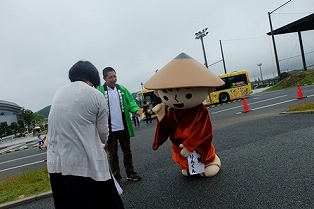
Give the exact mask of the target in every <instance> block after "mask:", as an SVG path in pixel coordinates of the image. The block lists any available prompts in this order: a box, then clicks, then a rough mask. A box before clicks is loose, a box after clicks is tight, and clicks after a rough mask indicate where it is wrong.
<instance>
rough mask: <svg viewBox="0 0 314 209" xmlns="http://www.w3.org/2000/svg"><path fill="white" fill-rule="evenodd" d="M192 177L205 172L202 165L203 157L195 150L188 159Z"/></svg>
mask: <svg viewBox="0 0 314 209" xmlns="http://www.w3.org/2000/svg"><path fill="white" fill-rule="evenodd" d="M188 164H189V172H190V175H195V174H200V173H204V172H205V166H204V164H203V163H201V155H200V153H198V152H197V151H196V150H194V151H193V152H192V153H191V154H190V156H189V157H188Z"/></svg>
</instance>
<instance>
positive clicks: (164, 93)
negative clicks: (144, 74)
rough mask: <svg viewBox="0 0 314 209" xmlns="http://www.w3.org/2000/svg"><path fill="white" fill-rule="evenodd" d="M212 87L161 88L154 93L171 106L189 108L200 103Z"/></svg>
mask: <svg viewBox="0 0 314 209" xmlns="http://www.w3.org/2000/svg"><path fill="white" fill-rule="evenodd" d="M214 89H215V88H208V87H191V88H175V89H161V90H155V94H156V95H157V96H159V97H160V98H161V99H162V101H163V102H165V103H166V105H167V106H169V107H171V108H174V109H189V108H192V107H195V106H197V105H199V104H201V103H202V102H203V101H204V100H205V99H206V97H207V95H208V93H210V92H212V91H213V90H214Z"/></svg>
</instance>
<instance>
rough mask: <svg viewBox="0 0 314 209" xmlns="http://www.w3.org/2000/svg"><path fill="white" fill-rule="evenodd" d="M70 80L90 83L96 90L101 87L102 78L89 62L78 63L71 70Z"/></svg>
mask: <svg viewBox="0 0 314 209" xmlns="http://www.w3.org/2000/svg"><path fill="white" fill-rule="evenodd" d="M69 79H70V81H71V82H75V81H84V82H86V81H90V82H91V83H92V84H93V85H94V87H95V88H97V87H98V86H100V77H99V72H98V70H97V68H96V67H95V66H94V65H93V64H92V63H90V62H89V61H78V62H77V63H75V64H74V65H73V66H72V67H71V68H70V70H69Z"/></svg>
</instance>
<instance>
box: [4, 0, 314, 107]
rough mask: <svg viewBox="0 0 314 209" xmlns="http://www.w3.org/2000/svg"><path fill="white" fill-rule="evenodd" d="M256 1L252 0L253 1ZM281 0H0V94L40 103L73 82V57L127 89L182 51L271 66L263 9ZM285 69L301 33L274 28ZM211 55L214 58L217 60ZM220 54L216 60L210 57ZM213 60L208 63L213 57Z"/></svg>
mask: <svg viewBox="0 0 314 209" xmlns="http://www.w3.org/2000/svg"><path fill="white" fill-rule="evenodd" d="M253 2H254V3H253ZM286 2H287V1H286V0H263V1H252V0H237V1H230V0H229V1H227V0H220V1H208V0H198V1H182V0H157V1H147V0H136V1H133V0H125V1H119V0H117V1H109V0H85V1H82V0H72V1H67V0H51V1H50V0H44V1H43V0H23V1H18V0H1V6H0V28H1V33H0V100H6V101H10V102H14V103H16V104H18V105H20V106H21V107H23V108H25V109H30V110H32V111H33V112H36V111H38V110H40V109H42V108H44V107H46V106H47V105H50V104H51V102H52V98H53V95H54V93H55V91H56V90H57V89H58V88H59V87H61V86H62V85H64V84H67V83H69V80H68V71H69V69H70V67H71V66H72V65H73V64H74V63H75V62H77V61H79V60H87V61H90V62H92V63H93V64H94V65H95V66H96V67H97V69H98V70H99V72H100V75H101V72H102V69H103V68H104V67H106V66H112V67H113V68H115V69H116V71H117V76H118V83H121V84H123V85H124V86H126V87H127V88H128V89H129V90H130V92H136V91H139V90H140V89H141V82H145V81H146V80H148V79H149V78H150V77H151V76H152V75H153V74H154V73H155V70H156V69H160V68H162V67H163V66H164V65H166V64H167V63H168V62H169V61H171V60H172V59H173V58H174V57H176V56H177V55H178V54H180V53H181V52H184V53H186V54H188V55H189V56H191V57H192V58H194V59H195V60H197V61H199V62H200V63H204V56H203V51H202V46H201V41H200V40H197V39H195V33H196V32H198V31H199V30H202V29H203V28H206V27H207V28H208V32H209V34H208V35H207V36H206V37H204V45H205V51H206V55H207V61H208V64H209V65H210V66H209V68H210V70H212V71H213V72H214V73H215V74H217V75H218V74H222V73H224V69H223V63H222V62H219V61H220V60H221V59H222V58H221V51H220V45H219V40H221V43H222V47H223V52H224V56H225V62H226V69H227V71H228V72H231V71H235V70H241V69H246V70H248V71H249V73H250V77H251V79H252V80H254V79H258V78H259V77H260V68H259V67H258V66H257V64H258V63H262V73H263V78H264V79H265V78H271V77H273V76H276V75H277V70H276V64H275V58H274V55H273V54H274V53H273V46H272V41H271V37H269V36H267V35H266V33H267V32H269V31H270V25H269V20H268V12H271V11H273V10H275V9H276V8H278V7H279V6H281V5H283V4H284V3H286ZM313 11H314V0H293V1H291V2H289V3H288V4H287V5H286V6H284V7H282V8H280V9H278V10H277V11H275V12H274V13H272V15H271V20H272V23H273V28H274V29H276V28H279V27H281V26H283V25H286V24H288V23H290V22H292V21H294V20H297V19H299V18H302V17H304V16H307V15H309V14H311V13H313ZM302 38H303V44H304V51H305V53H306V59H307V65H312V64H314V31H305V32H302ZM275 40H276V45H277V51H278V57H279V60H282V61H280V67H281V71H287V70H290V69H295V68H302V62H301V57H300V47H299V42H298V35H297V34H296V33H293V34H287V35H281V36H276V37H275ZM216 62H217V63H216ZM213 63H216V64H213ZM212 64H213V65H212Z"/></svg>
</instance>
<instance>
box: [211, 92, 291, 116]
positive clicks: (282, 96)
mask: <svg viewBox="0 0 314 209" xmlns="http://www.w3.org/2000/svg"><path fill="white" fill-rule="evenodd" d="M286 96H288V95H282V96H278V97H273V98H270V99H265V100H262V101H257V102H252V103H250V104H258V103H261V102H267V101H270V100H274V99H278V98H282V97H286ZM242 107H243V105H240V106H235V107H231V108H227V109H223V110H219V111H216V112H211V114H212V115H213V114H217V113H220V112H225V111H228V110H233V109H236V108H242ZM237 114H238V113H237Z"/></svg>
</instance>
